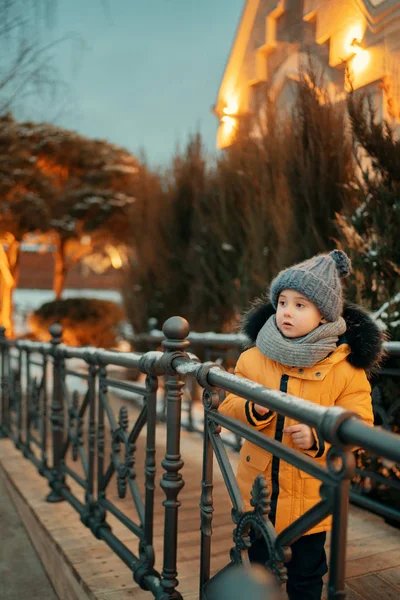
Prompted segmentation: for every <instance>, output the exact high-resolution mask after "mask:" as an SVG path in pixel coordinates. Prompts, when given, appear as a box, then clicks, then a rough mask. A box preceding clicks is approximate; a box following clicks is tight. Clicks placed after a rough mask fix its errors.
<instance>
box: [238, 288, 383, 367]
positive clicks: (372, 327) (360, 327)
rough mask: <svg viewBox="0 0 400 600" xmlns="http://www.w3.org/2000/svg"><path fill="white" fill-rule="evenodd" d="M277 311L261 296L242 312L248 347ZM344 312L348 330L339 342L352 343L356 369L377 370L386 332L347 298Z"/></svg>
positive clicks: (351, 348)
mask: <svg viewBox="0 0 400 600" xmlns="http://www.w3.org/2000/svg"><path fill="white" fill-rule="evenodd" d="M275 312H276V311H275V309H274V307H273V306H272V304H271V303H270V302H268V301H267V300H266V299H264V298H258V299H257V300H256V301H255V302H254V303H253V304H252V306H251V307H250V309H249V310H248V311H247V312H246V313H244V314H243V316H242V319H241V323H240V330H241V333H243V334H244V335H245V336H246V337H247V339H248V340H249V341H248V343H247V344H246V348H250V347H251V346H253V345H254V344H255V341H256V339H257V335H258V332H259V331H260V329H261V328H262V326H263V325H264V323H265V322H266V321H267V320H268V319H269V317H270V316H272V315H274V314H275ZM342 316H343V318H344V320H345V321H346V325H347V330H346V333H345V334H344V336H341V337H340V338H339V342H338V345H339V344H340V343H345V344H348V345H349V347H350V354H349V355H348V357H347V360H348V362H349V363H350V364H352V365H353V366H354V367H356V368H357V369H365V370H366V371H368V372H371V371H374V370H376V369H377V368H378V366H379V364H380V362H381V361H382V358H383V355H384V353H383V348H382V342H383V340H384V334H383V333H382V332H381V330H380V329H379V327H378V326H377V325H376V323H375V322H374V321H373V320H372V318H371V317H370V315H369V314H368V313H367V312H366V311H365V310H364V309H363V308H361V307H360V306H356V305H355V304H351V303H350V302H345V303H344V307H343V315H342Z"/></svg>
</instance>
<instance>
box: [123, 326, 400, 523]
mask: <svg viewBox="0 0 400 600" xmlns="http://www.w3.org/2000/svg"><path fill="white" fill-rule="evenodd" d="M163 339H164V335H163V333H162V331H159V330H157V329H154V330H150V331H149V332H148V333H143V334H138V335H135V336H131V337H130V338H129V341H130V343H131V344H132V345H133V347H135V348H136V347H137V348H139V349H140V350H148V349H156V348H158V347H160V346H161V343H162V340H163ZM188 340H189V341H190V349H191V351H192V352H194V353H195V354H196V355H198V356H200V357H201V359H202V360H203V361H209V360H214V361H216V362H217V363H219V364H221V365H222V366H223V367H225V368H228V369H229V368H231V367H233V366H234V365H235V363H236V361H237V359H238V358H239V355H240V353H241V352H242V349H243V346H244V344H245V343H246V342H248V340H247V338H246V337H245V336H244V335H242V334H219V333H213V332H206V333H196V332H191V333H190V334H189V336H188ZM384 347H385V352H386V358H385V360H384V363H383V365H382V367H381V368H380V370H379V372H378V373H377V374H376V375H375V376H374V377H373V379H372V404H373V409H374V415H375V424H376V425H378V426H381V427H383V428H384V429H386V430H387V431H394V432H397V433H400V342H386V343H385V344H384ZM391 383H392V385H390V384H391ZM184 391H185V395H184V402H183V413H184V415H185V417H186V418H185V419H184V420H183V422H182V426H183V427H184V428H185V429H187V430H188V431H191V432H197V433H199V434H200V435H203V431H204V427H203V421H202V419H199V418H196V416H197V415H198V414H199V411H198V410H197V407H198V402H196V400H195V398H196V390H195V387H194V382H193V380H192V379H189V380H188V381H187V384H186V386H185V388H184ZM221 392H222V393H221V399H222V397H223V390H221ZM158 416H159V418H160V419H161V420H162V419H163V416H164V413H163V408H162V409H161V411H160V412H159V415H158ZM224 441H225V444H227V445H228V446H230V447H232V448H233V449H234V450H237V451H239V450H240V448H241V444H242V440H241V438H240V437H239V436H238V435H233V436H229V437H225V438H224ZM356 458H357V465H356V474H355V477H354V480H353V481H352V486H351V492H350V498H351V501H352V502H353V503H354V504H357V505H359V506H362V507H363V508H366V509H368V510H370V511H372V512H375V513H377V514H380V515H382V516H383V517H385V518H386V519H387V520H388V522H390V523H391V524H393V525H396V526H397V527H400V466H399V465H397V464H395V463H392V462H390V461H387V460H385V459H382V458H381V457H377V456H375V455H374V454H371V453H368V452H366V451H360V452H358V453H357V456H356Z"/></svg>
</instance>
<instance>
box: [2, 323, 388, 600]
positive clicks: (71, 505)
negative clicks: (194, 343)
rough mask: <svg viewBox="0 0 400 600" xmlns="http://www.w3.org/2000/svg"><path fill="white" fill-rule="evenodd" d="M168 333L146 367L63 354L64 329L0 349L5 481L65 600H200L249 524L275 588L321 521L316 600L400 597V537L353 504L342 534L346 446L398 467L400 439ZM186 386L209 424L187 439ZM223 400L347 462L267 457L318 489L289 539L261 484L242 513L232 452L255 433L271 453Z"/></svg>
mask: <svg viewBox="0 0 400 600" xmlns="http://www.w3.org/2000/svg"><path fill="white" fill-rule="evenodd" d="M3 333H4V332H3ZM164 333H165V340H164V342H163V350H164V352H155V351H152V352H147V353H145V354H143V355H139V354H135V353H116V352H111V351H101V350H96V349H84V348H81V349H77V348H68V347H65V346H63V345H62V343H61V330H60V328H58V326H53V328H52V335H53V338H52V341H51V343H49V344H39V343H35V342H29V341H21V340H20V341H18V342H12V341H8V340H6V339H5V338H4V336H3V339H2V340H1V342H0V345H1V351H2V354H1V371H2V399H1V432H2V436H3V439H1V440H0V465H1V471H2V475H3V477H4V479H5V482H6V486H7V489H8V492H9V494H10V496H11V498H12V501H13V503H14V505H15V506H16V507H17V508H18V511H19V514H20V515H21V518H22V520H23V522H24V524H25V526H26V528H27V530H28V532H29V534H30V536H31V539H32V541H33V543H34V544H35V547H36V548H37V551H38V554H39V556H40V558H41V560H42V562H43V564H44V566H45V569H46V571H47V573H48V576H49V578H50V580H51V581H52V583H53V585H54V588H55V590H56V592H57V595H58V596H59V598H62V599H63V598H73V599H75V598H76V599H83V598H96V599H99V600H116V599H117V598H118V599H120V598H122V599H125V598H138V599H142V598H143V599H146V598H151V597H155V598H160V599H161V598H162V599H165V600H166V599H167V598H180V597H183V598H185V599H187V600H193V599H194V598H199V597H200V596H202V597H206V593H207V584H208V581H209V579H210V577H212V576H213V575H214V574H215V573H217V572H219V571H220V570H221V569H222V568H223V567H224V566H225V565H226V564H227V563H228V562H229V560H230V551H231V549H232V548H234V551H233V552H232V554H231V555H232V558H233V560H235V561H237V562H239V563H240V562H242V561H243V554H245V553H246V536H247V533H248V531H247V530H246V528H245V527H244V525H245V523H248V524H249V526H254V527H259V528H261V530H262V532H263V535H265V536H266V537H267V538H268V540H269V542H270V544H271V548H272V551H271V560H270V564H269V570H270V574H271V577H272V578H273V580H274V582H277V583H278V584H284V580H285V568H284V561H283V560H282V559H283V558H284V552H283V551H284V549H285V548H286V547H287V546H290V542H291V541H292V540H293V539H295V538H296V536H298V535H299V534H301V532H305V531H307V530H308V529H310V528H311V527H312V525H313V524H314V523H315V522H317V521H318V520H321V519H322V518H323V517H324V516H326V515H327V514H332V516H333V533H332V539H331V542H330V544H329V547H330V554H331V557H330V580H329V582H328V581H327V585H326V590H325V592H324V594H325V598H334V597H335V598H339V597H345V596H344V593H345V591H346V592H347V598H348V599H349V600H354V599H360V598H365V599H366V600H369V598H376V597H377V596H379V595H383V594H386V596H387V598H388V599H391V598H398V597H399V591H400V533H399V530H398V529H396V528H394V527H391V526H390V525H388V524H386V523H385V522H384V520H383V519H382V517H380V516H377V515H375V514H372V513H371V512H366V511H365V510H362V509H361V508H357V507H355V506H351V508H350V511H349V519H348V523H347V515H348V510H347V508H348V497H349V487H350V479H351V478H352V477H353V476H354V469H353V470H352V461H351V458H350V454H351V453H349V452H348V450H347V445H348V444H354V443H356V444H360V445H361V446H363V447H366V448H368V449H369V450H370V451H373V452H376V453H378V454H380V455H382V456H386V457H387V458H388V459H389V460H392V461H397V462H400V442H399V438H398V437H397V436H395V435H393V434H390V433H388V432H384V431H380V430H378V429H374V430H371V429H370V428H367V427H366V426H364V425H363V424H362V423H359V422H358V421H357V420H356V419H354V418H353V417H352V415H350V414H344V413H340V414H339V413H337V412H336V413H335V412H332V411H331V410H330V409H321V407H315V406H314V405H312V404H310V403H308V402H306V401H303V400H296V403H293V402H291V398H290V397H285V395H281V394H278V396H277V395H271V394H270V392H269V391H268V390H267V389H266V388H262V386H254V385H251V382H246V381H244V380H240V378H237V377H235V376H233V375H231V374H229V373H226V372H224V371H222V370H221V368H220V367H219V366H217V365H215V364H213V363H210V362H206V363H201V362H199V361H198V360H196V359H195V358H194V357H192V356H191V355H188V354H187V353H186V352H185V351H186V350H187V348H188V342H187V340H186V337H187V333H188V329H187V325H186V324H185V322H184V321H183V320H180V319H177V318H175V319H172V320H169V322H167V323H166V324H165V326H164ZM122 368H123V369H125V368H136V369H139V370H140V371H141V372H142V373H144V374H145V375H146V384H145V385H144V386H143V385H141V384H139V383H132V382H129V381H125V380H121V378H117V377H116V376H115V369H122ZM194 378H195V379H196V381H197V382H198V384H199V385H200V386H201V388H203V389H204V394H203V402H204V415H203V419H202V420H199V422H198V423H197V422H196V423H195V425H196V424H197V425H198V426H197V427H193V422H192V426H191V427H189V429H198V431H186V430H185V429H184V428H183V427H182V421H181V418H183V416H184V415H183V413H182V402H183V401H184V384H185V380H187V379H189V380H190V379H194ZM164 381H165V394H161V398H160V394H157V389H158V388H160V387H161V386H164V383H163V382H164ZM218 390H225V391H235V392H236V393H240V395H242V396H243V397H247V398H249V399H252V400H256V401H257V402H258V403H260V404H264V405H265V406H268V407H269V408H272V409H274V410H279V411H280V412H282V414H287V415H290V416H292V417H293V418H297V417H299V416H300V415H301V418H302V421H303V422H307V423H308V424H310V425H311V426H315V427H318V429H319V431H320V432H321V433H322V434H323V435H324V437H325V438H326V439H327V440H328V441H330V442H331V443H333V448H334V450H333V452H332V455H331V459H332V461H333V459H335V460H336V461H337V459H338V457H339V458H340V460H341V461H342V465H343V468H342V469H341V470H340V472H337V470H335V469H333V467H332V465H330V464H329V461H328V467H327V469H321V471H319V470H316V469H315V465H314V464H312V465H311V463H312V461H311V463H310V461H308V459H307V460H306V459H305V457H303V456H302V455H300V454H299V453H293V455H291V454H290V453H289V454H290V455H289V454H288V453H287V450H286V453H285V449H283V448H274V451H275V452H277V453H278V454H279V453H281V454H280V455H281V458H282V459H285V460H289V461H290V462H292V464H294V465H295V466H298V468H301V469H303V470H305V471H308V472H310V471H311V472H312V473H313V475H315V476H317V477H318V478H320V479H321V482H323V485H324V489H325V490H326V492H327V493H324V494H323V499H321V503H319V505H318V509H317V512H315V511H314V513H313V514H311V515H310V514H306V515H305V518H303V519H302V520H301V521H300V520H299V521H300V522H297V523H296V528H295V529H294V530H293V529H292V530H290V531H286V532H284V536H282V535H281V536H280V537H279V536H276V534H275V532H274V530H273V528H272V527H271V526H270V524H269V523H268V502H265V497H266V495H265V494H264V493H263V492H264V491H265V490H264V488H263V482H262V481H256V482H255V486H254V500H255V502H254V503H255V507H254V511H252V513H251V514H249V513H243V510H242V508H241V499H240V494H239V493H238V490H237V487H236V485H235V479H234V472H235V467H236V464H237V461H238V455H237V452H236V450H234V449H230V448H229V443H230V442H231V445H233V446H235V445H236V439H237V438H238V437H245V438H249V437H250V438H251V437H252V436H253V437H254V439H255V441H256V443H259V444H260V445H262V444H265V443H266V442H265V440H263V439H262V436H261V437H260V435H259V434H258V433H257V432H254V431H253V430H252V429H251V428H249V427H246V426H244V425H243V424H240V423H237V422H235V421H234V420H231V419H229V418H228V417H224V416H223V415H219V413H218V412H217V410H216V407H217V405H218V402H219V392H218ZM162 398H165V406H166V412H165V416H164V403H163V400H162ZM229 431H230V432H231V433H230V434H229V433H228V432H229ZM224 442H227V443H224ZM232 442H233V443H232ZM232 507H233V508H234V511H233V512H232V510H231V509H232ZM388 514H389V516H392V517H393V516H395V515H394V514H392V513H391V512H390V511H389V513H388ZM346 532H347V538H346ZM244 562H246V561H245V559H244ZM21 567H22V564H21ZM283 587H284V586H283ZM144 588H147V589H144ZM199 590H201V591H199ZM340 594H341V595H340ZM21 600H23V599H22V598H21Z"/></svg>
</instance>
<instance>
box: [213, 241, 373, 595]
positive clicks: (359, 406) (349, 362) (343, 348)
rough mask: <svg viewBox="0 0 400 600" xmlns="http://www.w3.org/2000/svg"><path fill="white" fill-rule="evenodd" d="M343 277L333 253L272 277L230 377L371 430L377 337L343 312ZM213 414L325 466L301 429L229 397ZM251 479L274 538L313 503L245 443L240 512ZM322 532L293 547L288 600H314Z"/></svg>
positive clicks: (310, 488) (323, 568)
mask: <svg viewBox="0 0 400 600" xmlns="http://www.w3.org/2000/svg"><path fill="white" fill-rule="evenodd" d="M349 272H350V260H349V258H348V257H347V255H346V254H345V253H344V252H341V251H340V250H334V251H333V252H331V253H330V254H321V255H317V256H314V257H313V258H311V259H309V260H307V261H304V262H303V263H300V264H297V265H294V266H293V267H290V268H288V269H286V270H284V271H282V272H281V273H279V274H278V276H277V277H276V278H275V279H274V280H273V281H272V284H271V288H270V294H269V295H270V301H271V304H266V303H265V302H263V301H262V300H259V301H257V302H256V303H255V304H254V305H253V307H252V308H251V309H250V311H249V312H248V313H247V314H246V315H245V316H244V319H243V322H242V323H243V331H244V333H245V334H246V335H247V337H248V338H249V339H250V341H251V343H252V344H253V346H252V347H250V349H248V350H247V351H245V352H244V353H243V354H242V355H241V356H240V358H239V360H238V363H237V365H236V370H235V373H236V375H239V376H242V377H246V378H247V379H250V380H252V381H256V382H257V383H260V384H262V385H264V386H266V387H269V388H272V389H278V390H281V391H283V392H287V393H289V394H292V395H293V396H297V397H299V398H304V399H306V400H309V401H311V402H315V403H317V404H321V405H322V406H333V405H338V406H342V407H343V408H346V409H349V410H351V411H354V412H356V413H358V414H359V415H360V416H361V418H362V419H363V420H364V421H365V422H367V423H370V424H373V413H372V404H371V387H370V384H369V382H368V379H367V376H366V372H365V370H366V369H370V368H371V367H373V366H374V364H376V363H377V362H378V360H379V358H380V353H381V342H382V336H381V334H380V331H379V329H378V328H377V326H376V325H375V323H374V322H373V321H372V319H371V318H370V317H369V316H368V315H367V314H366V313H365V312H364V311H363V310H362V309H360V308H358V307H355V306H350V305H348V306H345V307H344V310H343V296H342V286H341V282H340V277H343V276H346V275H347V274H348V273H349ZM275 311H276V312H275ZM219 410H220V411H221V412H223V413H225V414H227V415H230V416H232V417H234V418H236V419H239V420H241V421H244V422H245V423H247V424H251V425H252V426H253V427H254V428H255V429H257V430H259V431H262V432H263V433H264V434H265V435H268V436H269V437H272V438H274V439H275V440H278V441H279V442H282V443H283V444H285V445H287V446H290V447H292V448H297V449H298V450H299V451H301V452H304V453H305V454H308V455H309V456H311V457H313V458H315V460H316V461H317V462H319V463H321V464H325V455H326V448H325V444H324V440H323V439H322V438H320V437H319V435H318V432H317V431H314V430H313V429H311V428H310V427H308V425H305V424H302V423H296V422H294V421H293V420H291V419H285V417H283V416H282V415H279V414H275V413H273V412H272V411H269V410H268V409H266V408H264V407H263V406H260V405H257V404H253V403H251V402H249V401H245V400H244V399H243V398H239V397H238V396H235V395H234V394H228V396H227V397H226V399H225V400H224V402H223V403H222V404H221V406H220V408H219ZM259 473H263V474H264V475H265V477H266V479H267V481H268V484H269V488H270V491H271V513H270V516H269V518H270V520H271V522H272V523H273V524H274V526H275V529H276V530H277V532H278V533H279V532H280V531H282V530H283V529H284V528H286V527H287V526H288V525H289V524H290V523H292V522H293V521H295V520H296V519H298V518H299V517H300V516H301V515H302V514H304V513H305V512H306V511H307V510H309V509H310V508H311V507H312V506H313V505H315V504H316V503H317V502H318V501H319V500H320V496H319V487H320V481H318V480H316V479H315V478H313V477H311V476H310V475H308V474H307V473H304V472H303V471H301V470H299V469H297V468H295V467H293V466H291V465H289V464H288V463H286V462H284V461H281V460H280V459H279V458H278V457H277V456H272V455H271V454H270V453H268V452H266V451H265V450H263V449H261V448H259V447H257V446H255V445H254V444H252V443H250V442H248V441H247V440H246V441H245V442H244V444H243V447H242V450H241V458H240V462H239V467H238V472H237V481H238V485H239V488H240V490H241V493H242V496H243V499H244V501H245V507H246V510H249V509H250V503H249V500H250V490H251V487H252V484H253V481H254V479H255V477H256V476H257V475H258V474H259ZM329 528H330V520H329V519H326V520H325V521H323V522H321V523H319V524H318V525H317V526H316V527H314V528H313V529H312V530H311V531H309V532H308V533H307V535H304V536H303V537H301V538H300V539H298V540H297V541H296V542H295V543H294V544H293V545H292V559H291V560H290V562H289V563H288V564H287V569H288V583H287V593H288V596H289V598H290V600H320V598H321V592H322V577H323V575H324V574H325V573H326V572H327V564H326V555H325V548H324V546H325V539H326V531H328V530H329ZM249 556H250V560H253V561H259V562H263V561H264V560H265V549H264V548H263V545H262V540H257V541H256V542H255V543H254V544H253V546H252V547H251V548H250V550H249Z"/></svg>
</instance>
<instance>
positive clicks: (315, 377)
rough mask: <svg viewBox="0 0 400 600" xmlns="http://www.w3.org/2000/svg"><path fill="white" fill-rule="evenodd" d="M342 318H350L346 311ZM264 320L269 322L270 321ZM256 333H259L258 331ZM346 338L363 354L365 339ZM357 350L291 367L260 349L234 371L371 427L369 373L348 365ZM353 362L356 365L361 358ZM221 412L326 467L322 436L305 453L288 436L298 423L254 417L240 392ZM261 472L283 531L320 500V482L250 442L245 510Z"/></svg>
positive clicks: (344, 347)
mask: <svg viewBox="0 0 400 600" xmlns="http://www.w3.org/2000/svg"><path fill="white" fill-rule="evenodd" d="M356 310H357V309H356ZM352 311H353V312H352V317H354V307H353V308H352ZM360 314H361V317H362V318H363V319H364V318H367V319H368V320H369V317H368V316H367V315H366V314H365V313H363V312H361V313H360ZM343 316H344V317H345V316H346V311H345V313H344V315H343ZM345 320H346V319H345ZM262 322H265V319H264V320H263V321H262ZM350 324H351V325H354V322H352V321H351V322H350ZM348 325H349V324H348ZM358 325H359V323H358ZM368 326H369V327H370V328H371V327H372V328H373V331H372V333H373V336H372V337H374V336H375V337H374V339H373V343H371V340H369V342H370V346H369V347H368V348H369V357H368V358H371V354H373V358H374V359H375V358H376V357H377V356H378V354H379V350H378V349H377V345H378V344H379V343H380V340H381V336H380V334H379V332H378V331H377V330H376V329H375V325H374V324H372V325H371V323H368ZM250 329H251V328H250ZM256 329H257V328H256ZM367 331H368V327H367V328H366V329H365V330H364V331H363V333H367ZM370 331H371V329H370ZM253 334H254V335H255V334H256V331H255V332H254V327H253ZM359 334H360V330H357V331H356V335H357V336H359ZM347 335H348V337H349V339H350V341H351V342H353V343H354V345H355V346H357V345H359V348H360V352H361V353H362V351H363V347H362V340H361V339H358V338H357V340H356V342H355V337H354V335H353V332H351V331H350V330H348V332H347ZM360 344H361V346H360ZM372 348H373V349H372ZM352 351H353V352H354V351H355V349H354V348H353V347H351V346H350V345H349V343H341V344H340V345H339V346H338V347H337V348H336V350H335V351H334V352H333V353H332V354H331V355H330V356H328V357H327V358H325V359H324V360H323V361H321V362H319V363H317V365H315V366H314V367H308V368H296V367H292V368H291V367H287V366H285V365H282V364H280V363H277V362H275V361H273V360H271V359H270V358H267V357H266V356H264V355H263V354H262V353H261V352H260V351H259V350H258V348H256V347H252V348H250V349H249V350H247V351H245V352H244V353H243V354H242V355H241V356H240V358H239V360H238V363H237V365H236V369H235V373H236V375H238V376H240V377H246V378H247V379H250V380H252V381H255V382H257V383H260V384H262V385H264V386H266V387H269V388H271V389H276V390H281V391H284V392H287V393H289V394H292V395H293V396H297V397H299V398H304V399H306V400H310V401H311V402H314V403H317V404H320V405H321V406H327V407H329V406H334V405H337V406H341V407H343V408H345V409H348V410H351V411H353V412H356V413H357V414H359V415H360V417H361V418H362V419H363V420H364V421H365V422H366V423H368V424H370V425H372V424H373V412H372V403H371V386H370V384H369V381H368V379H367V375H366V373H365V370H364V369H362V368H357V367H355V366H354V364H351V363H350V362H349V358H350V354H351V352H352ZM354 362H355V363H356V364H357V358H356V359H355V361H354ZM359 362H361V363H363V362H364V363H367V362H368V361H363V357H361V359H360V360H359ZM370 362H371V361H370ZM219 411H220V412H222V413H224V414H226V415H229V416H231V417H234V418H235V419H238V420H240V421H242V422H244V423H246V424H250V425H252V426H253V427H254V428H255V429H257V430H258V431H261V432H262V433H263V434H264V435H267V436H269V437H271V438H274V439H276V440H279V441H281V442H282V443H283V444H285V445H286V446H289V447H291V448H295V449H296V450H297V451H298V452H304V453H306V454H308V455H309V456H311V457H313V458H315V460H316V461H317V462H319V463H320V464H322V465H324V464H325V456H326V452H327V449H328V445H327V444H326V443H324V442H323V440H322V439H320V438H319V436H317V437H318V441H317V443H316V448H315V449H312V450H306V451H305V450H301V449H299V448H297V447H296V446H295V445H294V444H293V442H292V439H291V436H290V435H287V434H284V433H283V428H284V427H288V426H290V425H293V424H295V423H296V421H294V420H293V419H289V418H285V417H283V416H282V415H278V414H276V413H272V412H271V413H267V414H266V415H264V418H263V419H262V420H260V419H259V418H257V415H256V414H255V413H254V405H253V403H251V402H248V401H246V400H244V399H243V398H240V397H238V396H236V395H235V394H228V395H227V397H226V399H225V400H224V402H223V403H222V404H221V406H220V407H219ZM260 473H263V474H264V475H265V477H266V479H267V482H268V485H269V490H270V493H271V515H270V516H271V520H272V522H275V528H276V530H277V532H278V533H279V532H280V531H282V530H283V529H284V528H286V527H287V526H288V525H290V524H291V523H292V522H293V521H295V520H296V519H298V518H299V517H300V516H301V515H302V514H304V513H305V512H306V511H307V510H309V509H310V508H311V507H312V506H314V505H315V504H316V503H317V502H318V501H319V500H320V495H319V488H320V485H321V482H320V481H319V480H317V479H315V478H314V477H312V476H311V475H309V474H308V473H305V472H304V471H301V470H299V469H297V468H296V467H293V466H291V465H289V464H288V463H286V462H285V461H283V460H280V459H279V458H278V457H276V456H272V455H271V454H270V453H269V452H267V451H265V450H263V449H262V448H259V447H258V446H256V445H254V444H252V443H250V442H248V441H247V440H246V441H245V442H244V444H243V447H242V449H241V452H240V462H239V466H238V472H237V482H238V485H239V488H240V491H241V494H242V497H243V500H244V502H245V510H250V491H251V487H252V485H253V482H254V479H255V477H256V476H257V475H258V474H260ZM330 527H331V519H330V518H328V519H325V520H324V521H322V522H321V523H319V524H318V525H317V526H316V527H314V528H313V529H312V530H310V531H309V532H308V533H317V532H320V531H328V530H329V529H330Z"/></svg>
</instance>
